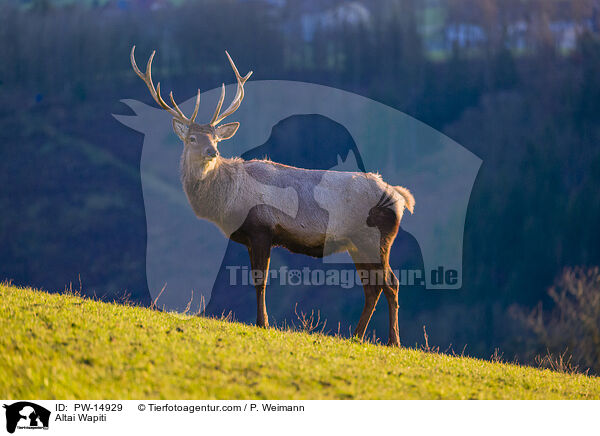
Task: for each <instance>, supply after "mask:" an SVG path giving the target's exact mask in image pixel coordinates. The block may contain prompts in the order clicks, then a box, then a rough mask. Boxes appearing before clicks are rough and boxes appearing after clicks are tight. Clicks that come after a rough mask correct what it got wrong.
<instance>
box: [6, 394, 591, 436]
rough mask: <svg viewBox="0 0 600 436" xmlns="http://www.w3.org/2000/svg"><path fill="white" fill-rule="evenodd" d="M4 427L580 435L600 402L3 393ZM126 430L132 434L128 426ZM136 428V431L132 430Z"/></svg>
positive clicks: (73, 431)
mask: <svg viewBox="0 0 600 436" xmlns="http://www.w3.org/2000/svg"><path fill="white" fill-rule="evenodd" d="M0 402H1V403H2V404H3V405H4V406H5V407H4V409H3V410H1V411H0V415H2V418H0V423H1V424H0V425H2V427H4V428H2V429H1V430H0V434H6V433H5V431H7V432H8V433H14V434H16V435H22V436H26V435H27V434H37V433H32V430H45V432H44V433H43V434H48V435H50V434H56V435H66V436H68V435H78V436H79V435H81V434H85V435H103V436H104V435H106V434H107V432H114V434H115V435H118V434H143V435H165V434H177V435H187V434H190V435H198V434H226V435H230V434H240V435H253V434H257V435H258V434H261V435H264V434H265V432H266V430H267V429H268V432H269V433H271V432H277V433H283V434H286V435H295V434H302V435H307V434H362V435H365V434H375V433H376V432H383V431H390V430H391V431H393V432H394V433H393V434H418V435H422V434H444V435H445V434H461V435H464V434H474V435H475V434H476V435H481V434H486V436H487V435H495V434H498V435H502V436H505V435H506V434H507V432H512V433H516V434H527V435H530V434H542V432H543V433H544V434H551V435H553V434H560V435H564V434H578V433H584V432H585V433H587V432H589V431H590V430H592V429H594V431H596V428H597V422H596V421H597V414H598V410H600V408H599V407H600V404H599V402H597V401H470V402H467V401H261V400H248V401H216V400H206V401H202V400H200V401H190V400H181V401H153V400H149V401H148V400H144V401H84V400H81V401H46V400H39V401H37V400H0ZM126 432H127V433H126ZM129 432H132V433H129Z"/></svg>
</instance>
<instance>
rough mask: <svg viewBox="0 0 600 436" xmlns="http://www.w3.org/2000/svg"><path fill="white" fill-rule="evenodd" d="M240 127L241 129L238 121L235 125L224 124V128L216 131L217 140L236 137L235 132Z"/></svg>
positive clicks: (218, 128)
mask: <svg viewBox="0 0 600 436" xmlns="http://www.w3.org/2000/svg"><path fill="white" fill-rule="evenodd" d="M238 127H240V123H238V122H237V121H236V122H234V123H227V124H223V125H222V126H219V127H217V128H216V129H215V132H216V133H217V138H219V141H222V140H224V139H229V138H231V137H232V136H233V135H235V132H237V129H238Z"/></svg>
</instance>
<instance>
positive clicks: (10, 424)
mask: <svg viewBox="0 0 600 436" xmlns="http://www.w3.org/2000/svg"><path fill="white" fill-rule="evenodd" d="M3 407H4V408H5V409H6V431H8V432H9V433H14V432H15V430H16V429H20V430H21V429H27V430H48V424H49V422H50V411H49V410H48V409H46V408H44V407H42V406H40V405H38V404H35V403H31V402H29V401H19V402H17V403H13V404H10V405H7V404H5V405H4V406H3Z"/></svg>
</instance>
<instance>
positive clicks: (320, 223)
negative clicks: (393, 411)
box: [131, 46, 414, 345]
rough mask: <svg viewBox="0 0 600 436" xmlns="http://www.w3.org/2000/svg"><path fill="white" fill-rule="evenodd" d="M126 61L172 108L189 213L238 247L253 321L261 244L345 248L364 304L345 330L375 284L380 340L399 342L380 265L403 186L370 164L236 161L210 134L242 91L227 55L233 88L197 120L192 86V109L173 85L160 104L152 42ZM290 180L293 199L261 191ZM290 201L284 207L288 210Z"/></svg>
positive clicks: (261, 304)
mask: <svg viewBox="0 0 600 436" xmlns="http://www.w3.org/2000/svg"><path fill="white" fill-rule="evenodd" d="M134 52H135V46H134V47H132V49H131V65H132V67H133V70H134V71H135V73H136V74H137V75H138V76H139V77H140V78H141V79H142V80H143V81H144V83H146V85H147V86H148V89H149V90H150V94H151V95H152V97H153V98H154V100H155V101H156V103H158V104H159V105H160V106H161V107H162V108H163V109H164V110H166V111H167V112H169V113H170V114H171V115H172V116H173V130H174V131H175V133H176V134H177V136H179V138H180V139H181V141H182V142H183V153H182V156H181V181H182V184H183V189H184V190H185V193H186V195H187V198H188V200H189V203H190V205H191V206H192V208H193V210H194V212H195V214H196V215H197V216H198V217H199V218H203V219H207V220H209V221H211V222H213V223H214V224H216V225H217V226H218V227H219V228H220V229H221V230H222V231H223V232H224V233H225V235H226V236H228V237H229V238H230V239H232V240H234V241H236V242H238V243H240V244H244V245H245V246H246V247H247V248H248V253H249V255H250V263H251V268H252V277H253V279H254V285H255V287H256V298H257V317H256V324H257V325H258V326H261V327H268V325H269V321H268V316H267V308H266V304H265V287H266V281H267V280H266V279H267V276H268V270H269V260H270V253H271V247H273V246H282V247H285V248H287V249H288V250H290V251H292V252H295V253H302V254H307V255H310V256H314V257H323V256H324V255H327V254H329V253H333V252H340V251H347V252H348V253H349V254H350V256H351V257H352V259H353V261H354V263H355V265H356V269H357V271H358V276H359V277H360V278H361V281H362V284H363V287H364V291H365V305H364V309H363V311H362V314H361V316H360V319H359V321H358V325H357V326H356V329H355V331H354V335H355V336H356V337H358V338H359V339H362V338H363V336H364V334H365V330H366V329H367V325H368V323H369V320H370V319H371V315H372V314H373V312H374V310H375V305H376V304H377V300H378V299H379V296H380V295H381V292H382V291H383V293H384V295H385V297H386V299H387V302H388V306H389V342H388V344H389V345H400V338H399V331H398V279H397V278H396V276H395V275H394V273H393V272H392V270H391V268H390V265H389V254H390V249H391V246H392V244H393V242H394V239H395V238H396V234H397V232H398V227H399V224H400V220H401V219H402V215H403V212H404V209H405V208H407V209H408V210H409V211H410V212H411V213H412V212H413V208H414V198H413V196H412V195H411V193H410V192H409V190H408V189H406V188H403V187H400V186H391V185H388V184H387V183H385V182H384V181H383V180H382V179H381V177H380V176H379V175H378V174H373V173H360V172H338V171H322V170H308V169H302V168H295V167H291V166H287V165H282V164H278V163H275V162H271V161H269V160H250V161H245V160H243V159H240V158H231V159H229V158H224V157H222V156H221V155H220V154H219V150H218V149H217V145H218V143H219V141H222V140H225V139H229V138H231V137H232V136H233V135H234V134H235V133H236V131H237V129H238V127H239V123H238V122H233V123H226V124H220V123H221V122H222V121H223V120H224V119H225V118H226V117H228V116H230V115H231V114H233V113H234V112H235V111H236V110H237V109H238V108H239V106H240V104H241V103H242V100H243V98H244V83H245V82H246V81H247V80H248V78H249V77H250V75H251V74H252V71H250V72H249V73H248V74H246V76H244V77H242V76H241V75H240V74H239V72H238V70H237V68H236V66H235V64H234V63H233V60H232V59H231V57H230V56H229V53H227V52H225V53H226V54H227V58H228V59H229V63H230V64H231V67H232V68H233V72H234V73H235V76H236V78H237V92H236V94H235V97H234V99H233V101H232V103H231V104H230V105H229V107H228V108H227V109H226V110H225V111H224V112H223V113H221V106H222V105H223V100H224V98H225V85H224V84H223V85H222V88H221V96H220V98H219V101H218V103H217V107H216V110H215V112H214V115H213V116H212V118H211V120H210V121H209V122H208V123H207V124H197V123H196V122H195V121H194V120H195V119H196V116H197V114H198V108H199V105H200V90H198V95H197V97H196V105H195V107H194V111H193V113H192V115H191V116H190V117H189V118H188V117H186V116H185V115H184V114H183V112H182V111H181V109H180V108H179V106H177V104H176V103H175V100H174V98H173V93H172V92H171V93H170V94H169V97H170V100H171V104H172V106H170V105H169V104H167V103H166V102H165V101H164V100H163V98H162V97H161V94H160V83H158V84H157V85H156V87H154V84H153V82H152V60H153V58H154V54H155V52H152V55H151V56H150V59H149V60H148V64H147V66H146V72H145V73H142V72H141V71H140V69H139V68H138V67H137V65H136V62H135V56H134ZM274 187H277V188H293V191H292V192H294V195H295V197H294V200H295V203H294V201H292V203H294V205H295V207H292V208H289V207H288V208H286V207H281V208H279V207H274V206H273V205H272V202H271V203H269V202H267V201H265V198H267V197H271V198H272V197H273V192H272V191H271V192H268V191H269V190H270V189H272V188H274ZM290 211H291V212H290Z"/></svg>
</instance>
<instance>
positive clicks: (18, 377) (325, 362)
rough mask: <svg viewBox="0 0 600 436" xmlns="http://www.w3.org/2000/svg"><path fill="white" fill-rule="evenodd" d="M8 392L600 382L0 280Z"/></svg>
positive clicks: (308, 393) (204, 393) (545, 392)
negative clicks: (47, 290) (53, 291)
mask: <svg viewBox="0 0 600 436" xmlns="http://www.w3.org/2000/svg"><path fill="white" fill-rule="evenodd" d="M0 332H1V334H0V351H1V355H2V358H1V359H0V396H1V397H3V398H15V399H16V398H19V399H23V398H30V399H34V398H38V399H39V398H41V399H52V398H62V399H73V398H88V399H94V398H105V399H106V398H112V399H132V398H136V399H137V398H220V399H239V398H270V399H286V398H299V399H300V398H304V399H317V398H338V399H341V398H363V399H366V398H382V399H383V398H388V399H391V398H398V399H400V398H455V399H460V398H464V399H467V398H515V399H516V398H596V399H598V398H600V379H598V378H594V377H587V376H584V375H568V374H561V373H555V372H551V371H548V370H543V371H542V370H537V369H534V368H528V367H520V366H516V365H509V364H500V363H491V362H487V361H483V360H477V359H471V358H460V357H451V356H447V355H442V354H434V353H424V352H422V351H418V350H414V349H406V348H402V349H393V348H388V347H385V346H380V345H374V344H360V343H357V342H356V341H350V340H345V339H340V338H334V337H330V336H324V335H320V334H310V335H309V334H306V333H301V332H290V331H281V330H276V329H270V330H264V329H259V328H256V327H253V326H248V325H244V324H239V323H232V322H226V321H220V320H215V319H208V318H203V317H193V316H187V315H180V314H175V313H165V312H158V311H153V310H149V309H145V308H139V307H131V306H125V305H120V304H110V303H101V302H97V301H92V300H89V299H82V298H80V297H78V296H75V295H57V294H48V293H45V292H41V291H35V290H31V289H21V288H16V287H12V286H7V285H0Z"/></svg>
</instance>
